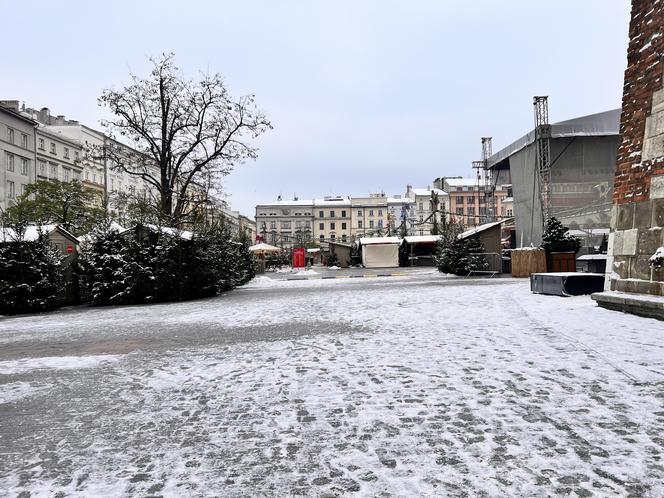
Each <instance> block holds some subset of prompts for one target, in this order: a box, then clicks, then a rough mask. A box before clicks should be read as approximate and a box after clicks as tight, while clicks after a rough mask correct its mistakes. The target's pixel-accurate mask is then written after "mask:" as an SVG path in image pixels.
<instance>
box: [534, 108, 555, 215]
mask: <svg viewBox="0 0 664 498" xmlns="http://www.w3.org/2000/svg"><path fill="white" fill-rule="evenodd" d="M533 107H534V111H535V144H536V154H537V176H538V179H539V190H540V200H541V203H542V224H544V222H546V220H547V219H549V216H550V214H551V142H550V140H551V125H550V124H549V97H547V96H535V97H533Z"/></svg>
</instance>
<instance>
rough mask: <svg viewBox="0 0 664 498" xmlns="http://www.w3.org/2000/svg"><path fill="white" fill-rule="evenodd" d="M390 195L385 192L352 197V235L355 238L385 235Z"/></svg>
mask: <svg viewBox="0 0 664 498" xmlns="http://www.w3.org/2000/svg"><path fill="white" fill-rule="evenodd" d="M387 199H388V197H387V196H386V195H385V194H384V193H382V192H381V193H378V194H369V195H368V196H367V197H352V198H351V207H352V209H351V236H352V238H354V239H357V238H360V237H371V236H374V235H385V234H386V233H387V231H388V213H389V211H388V204H387Z"/></svg>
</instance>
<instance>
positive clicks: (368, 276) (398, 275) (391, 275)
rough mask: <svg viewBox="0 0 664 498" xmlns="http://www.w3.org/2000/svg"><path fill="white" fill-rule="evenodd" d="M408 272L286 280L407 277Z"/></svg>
mask: <svg viewBox="0 0 664 498" xmlns="http://www.w3.org/2000/svg"><path fill="white" fill-rule="evenodd" d="M405 276H407V273H378V274H376V275H334V276H320V277H289V278H286V279H285V280H288V281H294V280H300V281H301V280H335V279H341V278H377V277H405Z"/></svg>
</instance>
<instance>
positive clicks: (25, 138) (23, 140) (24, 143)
mask: <svg viewBox="0 0 664 498" xmlns="http://www.w3.org/2000/svg"><path fill="white" fill-rule="evenodd" d="M21 147H23V148H24V149H27V148H28V136H27V135H26V134H25V133H21Z"/></svg>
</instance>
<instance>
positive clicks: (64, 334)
mask: <svg viewBox="0 0 664 498" xmlns="http://www.w3.org/2000/svg"><path fill="white" fill-rule="evenodd" d="M663 458H664V324H662V322H657V321H654V320H649V319H644V318H638V317H634V316H630V315H624V314H620V313H617V312H611V311H607V310H604V309H600V308H597V307H595V304H594V303H593V302H592V301H591V300H590V298H588V297H575V298H557V297H548V296H538V295H532V294H530V292H529V290H528V285H527V282H525V281H516V280H511V279H500V280H497V279H485V280H470V281H469V280H462V279H455V278H445V277H441V276H440V275H438V274H435V273H433V274H432V273H429V274H427V273H424V272H422V273H413V274H409V276H406V277H388V278H381V279H378V278H376V279H345V280H344V279H339V280H311V281H295V282H294V281H283V280H275V279H272V278H270V277H261V278H258V279H256V280H255V281H254V282H252V283H250V284H249V285H247V286H246V287H245V288H243V289H239V290H235V291H233V292H231V293H228V294H227V295H224V296H221V297H219V298H215V299H208V300H202V301H196V302H189V303H181V304H167V305H155V306H136V307H116V308H95V309H76V310H71V311H62V312H57V313H52V314H49V315H40V316H26V317H18V318H11V319H0V489H1V490H4V491H3V493H2V494H3V495H4V494H6V495H8V496H16V495H19V494H20V493H21V492H25V491H29V492H30V493H31V496H71V495H78V496H117V495H136V496H145V495H165V496H181V495H190V496H210V495H212V496H266V495H267V496H284V495H297V494H301V495H308V496H312V495H313V496H335V495H339V494H357V495H363V496H421V495H424V496H433V495H436V496H441V495H442V496H446V495H448V496H487V497H489V496H490V497H494V496H556V495H563V496H601V497H605V496H626V495H631V496H652V497H657V496H663V495H664V460H663ZM22 496H27V494H24V495H22Z"/></svg>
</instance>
